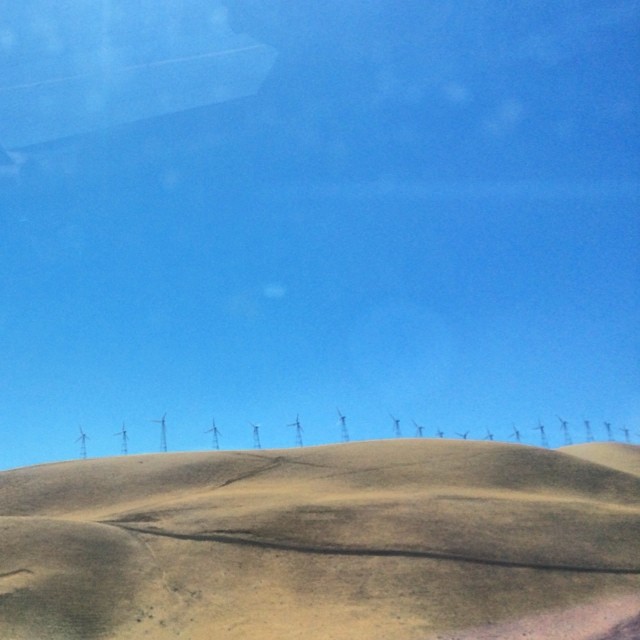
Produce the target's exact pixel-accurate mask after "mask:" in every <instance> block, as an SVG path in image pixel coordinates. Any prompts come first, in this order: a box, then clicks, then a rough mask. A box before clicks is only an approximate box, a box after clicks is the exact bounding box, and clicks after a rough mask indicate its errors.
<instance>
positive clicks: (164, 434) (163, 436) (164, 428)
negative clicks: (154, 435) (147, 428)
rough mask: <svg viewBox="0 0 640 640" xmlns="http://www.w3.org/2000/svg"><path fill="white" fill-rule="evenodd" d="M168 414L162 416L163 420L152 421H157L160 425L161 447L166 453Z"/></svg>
mask: <svg viewBox="0 0 640 640" xmlns="http://www.w3.org/2000/svg"><path fill="white" fill-rule="evenodd" d="M166 418H167V414H166V413H165V414H164V415H163V416H162V419H161V420H152V421H151V422H155V423H156V424H159V425H160V449H161V450H162V451H164V452H165V453H166V451H167V421H166Z"/></svg>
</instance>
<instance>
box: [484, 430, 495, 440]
mask: <svg viewBox="0 0 640 640" xmlns="http://www.w3.org/2000/svg"><path fill="white" fill-rule="evenodd" d="M484 439H485V440H491V442H493V433H491V431H490V430H489V429H487V435H486V436H485V437H484Z"/></svg>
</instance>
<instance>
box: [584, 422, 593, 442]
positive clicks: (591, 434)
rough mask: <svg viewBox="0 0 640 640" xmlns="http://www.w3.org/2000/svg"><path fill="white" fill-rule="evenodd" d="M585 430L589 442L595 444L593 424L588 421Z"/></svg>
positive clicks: (585, 423)
mask: <svg viewBox="0 0 640 640" xmlns="http://www.w3.org/2000/svg"><path fill="white" fill-rule="evenodd" d="M584 428H585V431H586V432H587V442H593V431H592V429H591V423H590V422H589V421H588V420H585V421H584Z"/></svg>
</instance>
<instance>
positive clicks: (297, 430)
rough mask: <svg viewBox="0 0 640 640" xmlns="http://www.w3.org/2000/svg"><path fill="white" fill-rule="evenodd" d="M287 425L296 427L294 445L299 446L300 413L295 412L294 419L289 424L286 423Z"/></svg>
mask: <svg viewBox="0 0 640 640" xmlns="http://www.w3.org/2000/svg"><path fill="white" fill-rule="evenodd" d="M287 426H288V427H295V428H296V446H297V447H301V446H302V425H301V424H300V414H299V413H297V414H296V421H295V422H292V423H291V424H288V425H287Z"/></svg>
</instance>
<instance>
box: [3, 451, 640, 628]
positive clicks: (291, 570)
mask: <svg viewBox="0 0 640 640" xmlns="http://www.w3.org/2000/svg"><path fill="white" fill-rule="evenodd" d="M639 456H640V450H639V448H638V447H633V446H631V447H629V446H627V447H625V446H622V448H621V446H618V445H609V444H606V445H602V444H598V445H584V446H580V447H569V448H566V449H564V450H561V451H550V450H546V449H540V448H536V447H527V446H522V445H510V444H501V443H494V442H468V441H447V440H408V439H407V440H396V441H384V442H361V443H352V444H345V445H331V446H324V447H314V448H304V449H296V450H273V451H251V452H250V451H238V452H206V453H181V454H163V455H146V456H128V457H119V458H109V459H99V460H87V461H76V462H68V463H61V464H52V465H43V466H38V467H30V468H23V469H16V470H12V471H6V472H3V473H0V637H1V638H3V639H4V638H6V639H15V640H26V639H33V638H43V639H45V638H47V639H48V638H51V639H56V640H57V639H63V638H64V639H65V640H67V639H78V640H80V639H82V640H91V639H93V638H107V639H108V638H122V639H131V640H133V639H134V638H135V639H139V638H150V639H158V640H164V639H169V638H184V639H191V640H205V639H207V640H208V639H210V638H230V639H240V638H242V639H246V638H255V639H271V638H273V639H275V638H278V639H294V638H299V639H302V638H304V639H305V640H309V639H311V640H313V639H318V640H320V639H322V640H328V639H331V638H333V639H336V640H337V639H341V640H342V639H347V638H358V639H359V638H366V639H368V640H378V639H379V640H395V639H398V640H400V639H402V640H405V639H406V640H420V639H424V640H432V639H433V640H435V639H437V638H443V639H444V638H447V639H450V638H451V639H453V638H471V637H474V638H511V637H514V638H515V637H522V633H521V630H520V628H518V627H513V624H514V621H518V620H520V621H522V620H530V621H532V622H529V623H527V624H529V625H530V626H531V628H532V629H535V627H536V625H539V621H540V620H545V619H547V618H548V617H549V616H552V617H553V616H554V615H556V614H558V612H567V611H572V612H574V614H573V615H575V616H578V617H579V618H580V620H582V621H584V620H587V619H589V618H588V616H589V615H591V614H588V613H587V611H591V612H592V613H593V611H595V613H593V616H594V623H593V626H591V627H590V628H591V629H592V631H593V633H596V632H598V633H599V632H600V631H603V633H605V632H607V629H610V628H611V629H612V628H614V626H615V625H621V624H627V625H628V624H631V622H629V620H628V618H629V615H630V612H631V613H633V612H634V607H637V609H636V610H635V611H636V612H637V611H640V477H638V460H639V459H640V458H639ZM601 602H607V603H609V604H608V605H607V606H608V607H609V608H608V609H606V615H604V614H603V613H602V612H603V611H604V610H603V609H602V607H600V606H599V605H598V604H597V603H601ZM615 603H618V605H617V606H618V607H619V610H618V609H615ZM620 603H624V607H622V604H620ZM596 605H597V606H596ZM594 607H595V609H594ZM598 607H599V608H598ZM620 607H622V608H620ZM615 611H618V613H617V614H616V613H614V612H615ZM575 612H582V613H580V614H579V615H578V614H576V613H575ZM536 616H538V617H537V618H536ZM545 616H547V618H545ZM596 618H597V620H598V621H597V622H596ZM605 618H606V619H605ZM552 619H553V620H555V618H552ZM536 620H537V621H538V622H536ZM549 624H552V625H557V620H556V622H551V623H549ZM510 625H511V626H510ZM598 625H600V626H598ZM621 628H622V627H621ZM509 629H511V631H509ZM487 630H490V631H487ZM489 633H491V634H492V635H488V634H489ZM483 634H487V635H483ZM509 634H511V635H509ZM529 637H530V638H534V637H536V636H535V634H534V633H531V634H530V635H529ZM540 637H541V638H542V637H545V638H546V637H551V636H550V635H547V636H540ZM565 637H574V636H572V635H571V633H569V634H568V635H567V634H566V633H565ZM575 637H578V636H577V635H576V636H575ZM580 637H585V638H586V637H587V636H580ZM592 637H593V638H596V637H602V638H604V637H607V636H605V635H601V636H597V633H596V635H593V636H592ZM608 637H611V638H613V637H614V636H608Z"/></svg>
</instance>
